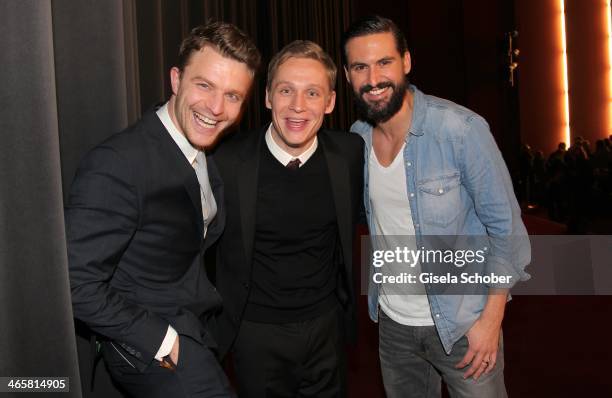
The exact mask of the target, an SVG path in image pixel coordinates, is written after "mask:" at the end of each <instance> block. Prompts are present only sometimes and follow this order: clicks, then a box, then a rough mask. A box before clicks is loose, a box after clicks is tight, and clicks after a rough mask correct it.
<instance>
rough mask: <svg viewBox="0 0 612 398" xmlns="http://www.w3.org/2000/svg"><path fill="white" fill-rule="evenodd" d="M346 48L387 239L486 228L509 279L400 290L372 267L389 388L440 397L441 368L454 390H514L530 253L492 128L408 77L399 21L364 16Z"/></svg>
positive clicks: (477, 232) (370, 185) (391, 392)
mask: <svg viewBox="0 0 612 398" xmlns="http://www.w3.org/2000/svg"><path fill="white" fill-rule="evenodd" d="M343 51H344V56H345V61H346V66H345V72H346V77H347V79H348V81H349V82H350V84H351V85H352V88H353V92H354V94H355V104H356V107H357V110H358V113H359V114H360V117H361V120H360V121H357V122H355V123H354V124H353V126H352V127H351V131H352V132H354V133H357V134H360V135H361V136H362V137H363V139H364V141H365V143H366V146H365V160H366V162H365V173H364V177H365V190H364V200H365V209H366V216H367V218H368V225H369V227H370V233H371V235H373V236H376V237H377V238H380V237H382V240H383V241H385V244H387V245H390V244H391V245H392V243H391V242H393V240H392V239H391V238H393V237H396V238H397V237H398V236H399V237H402V236H403V237H410V236H412V237H413V240H414V245H413V246H414V249H416V248H417V247H422V246H421V245H422V244H423V240H424V239H425V238H427V237H430V236H460V237H465V236H470V237H471V236H480V237H484V238H486V240H487V242H488V245H487V246H485V250H486V263H485V265H484V267H485V270H486V272H487V273H489V274H493V275H505V276H507V277H508V279H509V281H510V282H509V283H499V284H498V283H487V284H486V285H483V286H485V289H486V290H485V293H480V294H475V295H474V294H472V295H470V294H462V295H444V294H440V292H437V291H435V289H434V290H432V286H431V285H430V284H429V283H427V281H422V282H423V283H416V284H412V285H410V286H408V284H406V285H404V286H403V287H402V288H403V289H405V290H403V291H400V292H403V293H402V294H397V293H396V294H391V291H390V290H387V291H385V286H384V285H379V284H378V283H375V282H374V281H373V278H372V277H371V278H370V280H369V283H370V286H369V292H368V293H369V309H370V317H371V318H372V320H374V321H378V320H380V322H379V336H380V346H379V353H380V359H381V367H382V374H383V382H384V385H385V390H386V393H387V396H388V397H436V396H438V397H439V396H440V394H441V391H440V390H441V383H440V378H443V379H444V381H445V383H446V385H447V386H448V388H449V392H450V394H451V396H453V397H479V398H480V397H505V396H507V394H506V389H505V386H504V378H503V367H504V363H503V345H502V341H501V323H502V319H503V316H504V308H505V305H506V302H507V300H508V289H509V288H510V287H511V286H512V285H513V284H514V283H516V282H517V281H519V280H526V279H528V278H529V275H528V274H526V273H525V272H524V271H523V269H524V268H525V266H526V265H527V264H528V263H529V261H530V257H531V252H530V246H529V239H528V237H527V232H526V230H525V226H524V225H523V223H522V221H521V218H520V208H519V206H518V203H517V201H516V198H515V195H514V192H513V189H512V183H511V181H510V176H509V174H508V170H507V168H506V165H505V163H504V161H503V159H502V156H501V154H500V152H499V150H498V148H497V146H496V144H495V141H494V139H493V136H492V135H491V133H490V131H489V127H488V125H487V123H486V121H485V120H484V119H483V118H482V117H480V116H479V115H477V114H475V113H473V112H471V111H470V110H468V109H466V108H464V107H461V106H459V105H457V104H454V103H452V102H450V101H446V100H443V99H440V98H436V97H433V96H428V95H425V94H423V93H422V92H421V91H419V90H418V89H417V88H416V87H415V86H413V85H409V84H408V82H407V77H406V75H407V74H408V73H409V72H410V67H411V62H410V53H409V52H408V50H407V46H406V40H405V38H404V36H403V34H402V32H401V31H400V30H399V29H398V28H397V26H396V25H395V24H394V23H393V22H392V21H391V20H388V19H385V18H381V17H377V16H374V17H367V18H365V19H363V20H361V21H358V22H355V23H354V24H353V25H351V27H349V29H348V30H347V32H346V33H345V35H344V39H343ZM417 269H418V268H417ZM372 272H374V271H372ZM372 272H371V274H370V275H371V276H372ZM379 308H380V309H381V311H380V312H379Z"/></svg>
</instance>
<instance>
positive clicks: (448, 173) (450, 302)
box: [351, 85, 531, 353]
mask: <svg viewBox="0 0 612 398" xmlns="http://www.w3.org/2000/svg"><path fill="white" fill-rule="evenodd" d="M409 90H410V91H411V92H412V93H413V94H414V108H413V114H412V125H411V127H410V130H409V131H408V132H407V134H406V138H405V140H406V145H405V146H404V152H403V157H404V166H405V168H406V187H407V192H408V196H409V198H407V199H409V202H410V210H411V212H412V221H413V223H414V228H415V233H416V241H417V244H419V245H420V243H419V242H420V240H421V238H422V237H424V236H429V235H434V236H435V235H449V236H450V235H457V236H458V235H464V236H465V235H470V236H473V235H476V236H482V237H488V238H492V237H493V238H497V239H491V240H490V242H489V250H488V253H487V257H486V265H485V266H486V271H487V273H489V272H494V273H497V274H500V275H501V274H503V275H511V276H512V279H511V280H512V281H514V283H516V282H517V281H519V280H527V279H529V275H528V274H527V273H525V272H524V268H525V266H526V265H527V264H528V263H529V262H530V261H531V247H530V243H529V238H528V236H527V231H526V229H525V225H524V224H523V222H522V220H521V212H520V208H519V205H518V203H517V200H516V197H515V195H514V190H513V188H512V182H511V180H510V174H509V173H508V169H507V167H506V164H505V163H504V160H503V158H502V156H501V153H500V151H499V149H498V148H497V145H496V144H495V140H494V138H493V136H492V134H491V132H490V131H489V126H488V124H487V122H486V121H485V120H484V119H483V118H482V117H480V116H479V115H477V114H476V113H474V112H472V111H470V110H468V109H466V108H464V107H462V106H460V105H457V104H455V103H453V102H450V101H447V100H444V99H440V98H437V97H433V96H430V95H425V94H423V93H422V92H421V91H419V90H418V89H417V88H416V87H415V86H413V85H410V86H409ZM351 132H354V133H357V134H359V135H361V137H362V138H363V139H364V141H365V170H364V177H365V182H364V204H365V211H366V217H367V221H368V227H369V228H370V231H374V229H373V226H372V206H371V203H370V197H369V173H368V165H369V157H370V153H371V149H372V126H371V125H369V124H367V123H365V122H362V121H356V122H355V123H354V124H353V125H352V126H351ZM372 268H373V267H370V280H369V286H368V306H369V313H370V318H372V320H373V321H374V322H377V321H378V290H379V285H378V284H376V283H374V282H373V281H372ZM514 283H512V284H514ZM512 284H511V285H512ZM511 285H510V286H511ZM510 286H509V285H504V286H503V287H510ZM489 287H501V286H495V285H489ZM425 288H426V291H427V290H430V289H429V288H430V286H427V285H426V286H425ZM428 299H429V306H430V310H431V314H432V318H433V320H434V323H435V326H436V329H437V331H438V334H439V336H440V339H441V341H442V345H443V346H444V349H445V351H446V352H447V353H450V351H451V349H452V346H453V345H454V343H455V342H457V341H458V340H459V339H460V338H461V337H462V336H464V335H465V333H466V332H467V331H468V330H469V328H470V327H471V326H472V324H473V323H474V322H475V321H476V320H477V319H478V317H479V316H480V313H481V312H482V310H483V309H484V306H485V303H486V301H487V296H486V295H436V294H428Z"/></svg>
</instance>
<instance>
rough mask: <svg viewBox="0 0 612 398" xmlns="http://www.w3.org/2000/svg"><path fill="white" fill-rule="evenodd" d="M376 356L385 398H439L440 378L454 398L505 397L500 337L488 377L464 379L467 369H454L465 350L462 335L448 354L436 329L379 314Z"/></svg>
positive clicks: (464, 341)
mask: <svg viewBox="0 0 612 398" xmlns="http://www.w3.org/2000/svg"><path fill="white" fill-rule="evenodd" d="M378 320H379V326H378V331H379V355H380V365H381V370H382V376H383V384H384V386H385V392H386V394H387V397H388V398H396V397H401V398H412V397H414V398H439V397H440V396H441V379H443V380H444V382H445V383H446V385H447V386H448V391H449V393H450V396H451V397H453V398H456V397H457V398H458V397H460V398H468V397H470V398H506V397H507V394H506V387H505V385H504V352H503V343H502V341H501V338H500V349H499V352H498V354H497V363H496V365H495V367H494V368H493V370H492V371H491V372H489V373H488V374H486V375H485V374H483V375H481V376H480V378H479V379H478V381H474V379H473V378H469V379H467V380H464V379H463V373H465V371H466V370H467V369H468V368H464V369H455V365H456V364H457V363H458V362H459V361H461V359H462V358H463V356H464V355H465V353H466V352H467V349H468V341H467V338H466V337H465V336H464V337H462V338H461V339H460V340H459V341H458V342H457V343H455V345H454V346H453V350H452V352H451V354H450V355H447V354H446V353H445V352H444V348H443V347H442V342H441V341H440V337H439V336H438V333H437V332H436V328H435V326H405V325H401V324H399V323H397V322H395V321H394V320H392V319H391V318H389V317H388V316H387V314H385V313H384V311H382V310H381V311H380V314H379V318H378Z"/></svg>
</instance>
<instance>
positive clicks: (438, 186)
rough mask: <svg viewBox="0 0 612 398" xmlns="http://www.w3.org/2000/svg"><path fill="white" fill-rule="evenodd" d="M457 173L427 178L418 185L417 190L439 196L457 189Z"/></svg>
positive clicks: (458, 182)
mask: <svg viewBox="0 0 612 398" xmlns="http://www.w3.org/2000/svg"><path fill="white" fill-rule="evenodd" d="M459 175H460V174H459V173H458V172H457V173H453V174H449V175H445V176H441V177H435V178H428V179H425V180H422V181H421V182H420V183H419V189H420V190H421V191H423V192H426V193H428V194H430V195H436V196H441V195H444V194H445V193H447V192H449V191H451V190H453V189H455V188H457V187H458V186H459V184H460V183H461V179H460V177H459Z"/></svg>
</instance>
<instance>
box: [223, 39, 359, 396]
mask: <svg viewBox="0 0 612 398" xmlns="http://www.w3.org/2000/svg"><path fill="white" fill-rule="evenodd" d="M335 79H336V67H335V65H334V63H333V61H332V60H331V58H330V57H329V55H327V54H326V53H325V52H324V51H323V50H322V49H321V48H320V47H319V46H318V45H317V44H315V43H312V42H309V41H295V42H293V43H291V44H289V45H287V46H286V47H285V48H284V49H283V50H281V52H280V53H278V54H277V55H276V56H274V58H273V59H272V60H271V62H270V65H269V66H268V80H267V89H266V105H267V107H268V108H270V109H271V110H272V123H271V124H270V125H266V126H264V127H263V128H261V129H260V130H258V131H253V132H248V133H239V134H237V135H235V136H233V137H228V138H230V139H229V140H228V141H227V142H224V143H222V144H221V145H220V146H219V148H218V149H217V152H216V153H215V160H216V161H217V164H218V166H219V170H220V172H221V176H222V177H223V180H224V182H225V189H226V190H225V198H226V205H227V209H228V212H227V224H226V230H225V233H224V235H223V237H222V239H221V240H220V243H219V251H218V254H217V255H218V267H217V288H218V289H219V292H220V293H221V295H222V296H223V298H224V309H223V312H222V314H221V315H220V317H219V320H218V328H219V344H220V351H221V352H222V353H225V352H226V351H227V350H228V349H229V348H230V347H231V346H233V358H234V364H235V369H236V375H237V381H238V393H239V396H240V397H241V398H242V397H277V396H283V397H284V396H287V397H289V396H300V397H339V396H344V395H345V394H346V392H345V386H344V378H345V377H344V376H345V368H344V362H345V353H344V349H345V347H344V340H345V338H346V336H345V334H346V333H345V332H348V334H349V338H350V336H351V335H353V337H354V330H355V296H354V293H355V292H354V286H353V277H352V275H353V274H352V269H351V267H352V250H353V249H352V242H353V237H354V231H355V224H356V220H357V218H358V216H359V212H360V205H361V202H362V200H361V198H362V185H363V182H362V181H363V142H362V140H360V139H355V138H354V137H353V136H352V135H350V134H347V133H343V132H333V131H329V130H326V129H322V128H321V125H322V123H323V118H324V116H325V114H328V113H331V112H332V110H333V109H334V103H335V91H334V85H335Z"/></svg>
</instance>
